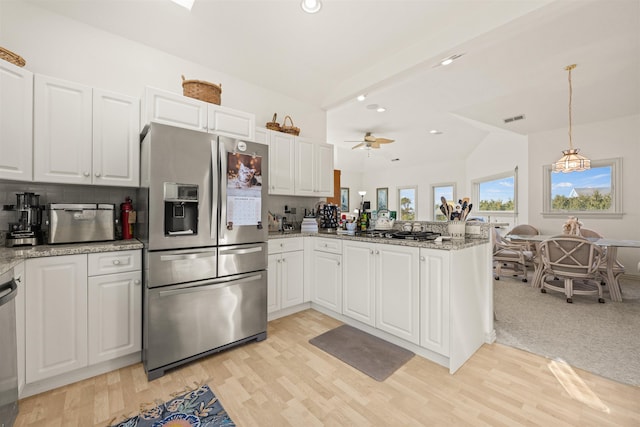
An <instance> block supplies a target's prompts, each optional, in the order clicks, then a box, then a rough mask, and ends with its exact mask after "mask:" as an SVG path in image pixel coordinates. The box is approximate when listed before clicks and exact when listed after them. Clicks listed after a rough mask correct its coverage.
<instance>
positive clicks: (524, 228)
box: [507, 224, 540, 236]
mask: <svg viewBox="0 0 640 427" xmlns="http://www.w3.org/2000/svg"><path fill="white" fill-rule="evenodd" d="M511 234H515V235H520V236H537V235H539V234H540V231H539V230H538V229H537V228H535V227H534V226H533V225H529V224H520V225H516V226H515V227H513V228H512V229H511V231H509V232H508V233H507V236H508V235H511Z"/></svg>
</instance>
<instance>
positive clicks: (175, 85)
mask: <svg viewBox="0 0 640 427" xmlns="http://www.w3.org/2000/svg"><path fill="white" fill-rule="evenodd" d="M0 45H2V46H3V47H6V48H7V49H9V50H11V51H13V52H16V53H17V54H19V55H20V56H22V57H23V58H25V60H26V61H27V65H26V66H25V68H26V69H28V70H30V71H32V72H34V73H39V74H45V75H49V76H52V77H57V78H61V79H65V80H70V81H74V82H78V83H83V84H86V85H88V86H93V87H98V88H101V89H107V90H112V91H115V92H119V93H123V94H127V95H131V96H135V97H141V96H142V93H143V90H144V87H145V86H154V87H158V88H161V89H166V90H170V91H172V92H175V93H182V84H181V83H182V80H181V77H180V76H181V75H184V76H185V77H186V78H187V79H196V80H206V81H209V82H213V83H222V105H223V106H227V107H231V108H235V109H238V110H242V111H247V112H251V113H254V114H256V124H257V125H258V126H264V124H265V123H266V122H267V121H270V120H271V117H272V116H273V113H274V112H278V116H279V117H280V119H282V118H284V116H285V115H290V116H292V117H293V119H294V121H295V125H296V126H298V127H299V128H301V133H300V135H301V136H307V137H311V138H313V139H316V140H319V141H325V140H326V114H325V112H324V110H322V109H320V108H317V107H313V106H310V105H309V104H306V103H303V102H299V101H297V100H294V99H292V98H290V97H287V96H284V95H281V94H278V93H276V92H273V91H271V90H268V89H265V88H261V87H259V86H256V85H253V84H250V83H248V82H245V81H242V80H239V79H237V78H234V77H233V76H230V75H227V74H224V73H221V72H218V71H215V70H212V69H209V68H206V67H203V66H201V65H198V64H196V63H193V62H190V61H185V60H183V59H180V58H178V57H175V56H172V55H169V54H166V53H164V52H162V51H159V50H157V49H152V48H150V47H148V46H146V45H143V44H140V43H136V42H132V41H130V40H127V39H124V38H122V37H119V36H115V35H113V34H110V33H107V32H105V31H102V30H99V29H97V28H94V27H91V26H88V25H85V24H82V23H79V22H77V21H74V20H71V19H69V18H66V17H63V16H61V15H57V14H54V13H51V12H49V11H47V10H44V9H41V8H38V7H36V6H34V5H30V4H24V2H13V1H7V2H5V1H0ZM205 54H206V52H203V55H205ZM265 65H267V64H265Z"/></svg>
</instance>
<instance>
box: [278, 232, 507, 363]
mask: <svg viewBox="0 0 640 427" xmlns="http://www.w3.org/2000/svg"><path fill="white" fill-rule="evenodd" d="M440 225H441V226H444V227H446V224H440ZM487 233H488V229H487V230H484V229H483V230H482V233H481V234H480V235H479V236H477V237H474V238H469V237H467V238H465V239H460V240H445V241H443V242H439V243H436V242H434V241H433V240H431V241H413V240H402V239H390V238H385V237H367V236H362V235H355V236H348V235H343V234H324V233H320V234H309V233H295V232H294V233H271V234H270V235H269V276H270V277H269V291H268V299H269V318H270V319H275V318H278V317H282V316H285V315H288V314H291V313H294V312H296V311H300V310H304V309H306V308H313V309H315V310H318V311H320V312H322V313H324V314H327V315H329V316H331V317H334V318H336V319H338V320H340V321H342V322H344V323H347V324H349V325H351V326H354V327H357V328H359V329H361V330H363V331H365V332H368V333H370V334H372V335H375V336H377V337H379V338H382V339H385V340H387V341H389V342H392V343H394V344H397V345H399V346H402V347H404V348H406V349H408V350H411V351H413V352H414V353H416V354H418V355H420V356H422V357H425V358H427V359H429V360H431V361H433V362H436V363H438V364H440V365H442V366H445V367H447V368H448V369H449V371H450V372H451V373H454V372H455V371H456V370H457V369H459V368H460V367H461V366H462V365H463V364H464V362H465V361H466V360H467V359H469V358H470V357H471V356H472V355H473V353H475V351H476V350H477V349H478V348H479V347H480V346H481V345H482V344H483V343H485V342H486V343H491V342H493V341H494V340H495V331H494V328H493V280H492V276H491V243H490V239H489V238H488V235H487ZM442 234H443V235H446V233H442ZM300 260H302V264H301V263H300Z"/></svg>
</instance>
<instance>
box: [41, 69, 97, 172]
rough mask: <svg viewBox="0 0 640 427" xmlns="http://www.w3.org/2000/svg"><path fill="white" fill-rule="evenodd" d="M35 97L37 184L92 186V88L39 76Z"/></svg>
mask: <svg viewBox="0 0 640 427" xmlns="http://www.w3.org/2000/svg"><path fill="white" fill-rule="evenodd" d="M34 93H35V95H34V119H33V120H34V123H33V125H34V128H33V129H34V135H33V164H34V180H35V181H41V182H58V183H64V184H91V167H92V165H91V138H92V132H91V119H92V117H91V116H92V114H91V110H92V91H91V88H90V87H87V86H83V85H80V84H77V83H72V82H67V81H63V80H58V79H54V78H51V77H46V76H41V75H36V76H35V84H34Z"/></svg>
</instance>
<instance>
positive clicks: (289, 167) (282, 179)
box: [269, 131, 295, 195]
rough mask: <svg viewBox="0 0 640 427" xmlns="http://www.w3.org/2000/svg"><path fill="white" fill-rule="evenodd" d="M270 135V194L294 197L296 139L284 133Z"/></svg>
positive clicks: (271, 133)
mask: <svg viewBox="0 0 640 427" xmlns="http://www.w3.org/2000/svg"><path fill="white" fill-rule="evenodd" d="M269 134H270V137H269V194H283V195H294V194H295V187H294V172H295V168H294V155H295V150H294V144H295V138H294V137H293V136H292V135H289V134H286V133H282V132H271V131H269Z"/></svg>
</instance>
